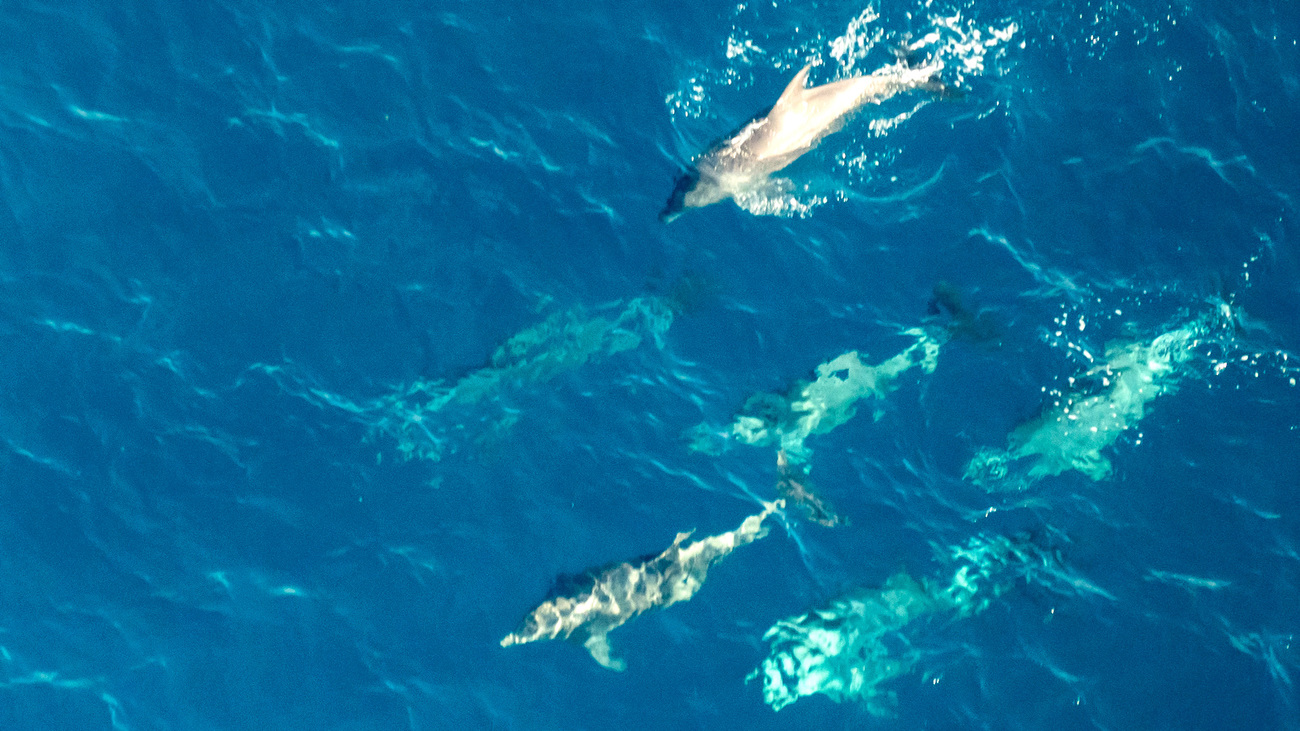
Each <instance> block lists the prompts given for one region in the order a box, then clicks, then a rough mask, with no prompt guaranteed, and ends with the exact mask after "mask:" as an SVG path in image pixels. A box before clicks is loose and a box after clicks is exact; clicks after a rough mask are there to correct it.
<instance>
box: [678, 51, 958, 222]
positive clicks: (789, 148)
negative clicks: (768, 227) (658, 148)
mask: <svg viewBox="0 0 1300 731" xmlns="http://www.w3.org/2000/svg"><path fill="white" fill-rule="evenodd" d="M942 68H943V66H942V64H940V63H937V62H932V63H929V64H926V65H921V66H915V67H913V66H908V65H907V64H906V63H905V61H904V60H900V62H899V63H895V64H891V65H889V66H885V67H883V68H880V69H877V70H876V71H875V72H874V73H872V74H869V75H866V76H854V77H852V78H849V79H842V80H840V81H835V82H831V83H829V84H823V85H821V86H814V87H811V88H809V87H808V86H807V83H808V72H809V71H810V70H811V69H812V64H808V65H807V66H804V67H803V69H802V70H801V71H800V72H799V73H797V74H795V77H794V78H793V79H791V81H790V83H789V84H788V85H787V86H786V87H785V91H783V92H781V97H780V98H779V99H777V100H776V104H774V105H772V108H771V109H770V110H768V111H766V112H761V113H759V115H758V116H756V117H754V118H753V119H752V120H750V121H749V122H748V123H747V124H746V125H745V126H743V127H741V128H740V130H739V131H738V132H736V133H735V134H733V135H731V136H729V137H726V138H724V139H722V140H720V141H719V142H717V143H715V144H714V145H713V146H712V147H710V148H709V149H708V150H707V151H705V152H704V153H703V154H701V155H700V156H699V157H697V158H696V159H695V161H694V164H693V165H692V166H691V167H690V168H689V169H687V170H686V172H685V173H683V174H682V175H680V176H679V177H678V178H677V180H676V184H675V186H674V187H673V193H672V195H671V196H670V197H669V198H668V204H667V205H666V206H664V209H663V211H662V212H661V213H660V214H659V220H661V221H664V222H665V223H666V222H668V221H671V220H672V219H674V218H676V217H677V216H679V215H681V214H682V212H683V211H684V210H685V209H687V208H702V207H704V206H707V205H711V204H713V203H717V202H718V201H722V200H726V199H727V198H733V197H735V196H737V195H741V194H744V193H750V192H754V191H756V190H760V189H762V188H763V187H764V186H765V185H767V184H769V183H770V181H769V179H768V176H770V175H771V174H772V173H775V172H777V171H778V170H781V169H782V168H784V167H785V166H787V165H789V164H790V163H792V162H794V161H795V160H797V159H798V158H799V157H800V156H801V155H803V154H804V153H806V152H808V151H809V150H811V149H812V148H814V147H816V146H817V143H818V142H820V141H821V139H822V138H823V137H825V136H826V135H828V134H831V133H832V132H836V131H838V130H839V129H840V128H841V127H843V126H844V123H845V122H846V121H848V118H849V117H850V116H852V114H853V113H854V112H856V111H857V110H858V109H860V108H861V107H862V106H864V105H866V104H879V103H880V102H882V101H884V100H886V99H888V98H890V97H892V96H894V95H895V94H899V93H902V92H905V91H910V90H912V89H924V90H927V91H932V92H936V93H944V92H945V91H946V87H945V86H944V85H943V84H942V83H941V82H940V81H939V80H938V74H939V71H940V70H941V69H942Z"/></svg>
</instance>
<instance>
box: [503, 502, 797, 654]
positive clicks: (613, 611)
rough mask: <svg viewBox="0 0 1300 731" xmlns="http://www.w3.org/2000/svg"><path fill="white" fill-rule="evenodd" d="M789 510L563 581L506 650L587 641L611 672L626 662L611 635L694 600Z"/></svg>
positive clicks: (769, 507) (767, 508) (766, 508)
mask: <svg viewBox="0 0 1300 731" xmlns="http://www.w3.org/2000/svg"><path fill="white" fill-rule="evenodd" d="M784 507H785V501H784V500H775V501H773V502H770V503H767V502H765V503H763V511H762V512H761V513H758V514H757V515H751V516H749V517H748V518H745V520H744V521H743V522H742V523H741V524H740V527H739V528H737V529H735V530H732V531H727V532H725V533H721V534H719V535H716V536H705V537H704V538H701V539H700V540H698V541H692V542H690V543H686V542H685V541H686V539H687V538H690V537H691V533H689V532H687V533H678V534H677V538H675V539H674V540H673V544H672V545H671V546H669V547H668V548H666V549H664V551H663V552H662V553H659V554H658V555H655V556H644V557H642V558H640V559H636V560H634V561H623V562H620V563H617V564H614V565H611V566H606V567H604V568H600V569H593V570H591V571H588V572H586V573H584V574H582V575H580V576H576V577H568V578H567V579H566V580H564V581H563V582H558V583H557V591H556V592H555V594H554V595H553V596H551V597H550V598H549V599H547V600H546V601H544V602H542V603H541V604H540V605H538V606H537V608H535V609H533V611H531V612H529V613H528V616H527V617H525V618H524V621H523V622H522V623H520V625H519V629H517V630H515V631H514V632H511V633H510V634H508V635H506V636H505V638H504V639H502V640H501V646H502V647H510V646H511V645H522V644H524V643H527V642H538V641H542V640H554V639H561V638H562V639H570V640H575V641H578V642H581V643H582V646H583V647H585V648H587V652H589V653H591V657H592V659H594V660H595V661H596V662H598V663H600V664H601V665H604V666H605V667H607V668H609V669H610V670H616V671H621V670H623V669H624V668H625V667H626V663H625V662H624V661H623V660H622V659H620V658H616V657H614V656H613V653H612V651H611V649H610V646H609V638H608V637H607V635H608V634H609V632H610V630H613V629H615V628H617V627H620V626H622V625H623V624H625V623H626V622H628V621H629V620H631V619H633V618H635V617H636V616H637V615H639V614H641V613H642V612H645V611H646V610H648V609H652V608H654V607H668V606H672V605H673V604H676V603H678V602H684V601H688V600H689V599H690V598H691V597H692V596H695V592H697V591H699V589H700V587H701V586H703V584H704V580H705V579H706V578H708V574H709V568H710V567H711V566H713V564H715V563H717V562H718V561H719V560H721V559H722V558H723V557H725V556H727V555H728V554H730V553H731V552H732V551H734V550H735V549H736V548H738V547H740V546H744V545H747V544H749V543H753V542H754V541H755V540H757V539H759V538H762V537H763V536H765V535H767V527H766V526H764V525H763V521H764V520H765V519H766V518H767V517H768V516H770V515H771V514H772V513H774V512H776V511H778V510H781V509H783V508H784Z"/></svg>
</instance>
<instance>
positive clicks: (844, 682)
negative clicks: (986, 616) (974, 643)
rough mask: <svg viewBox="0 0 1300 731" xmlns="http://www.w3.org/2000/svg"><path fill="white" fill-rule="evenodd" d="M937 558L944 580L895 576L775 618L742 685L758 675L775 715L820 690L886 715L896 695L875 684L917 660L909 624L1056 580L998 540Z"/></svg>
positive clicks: (1030, 555)
mask: <svg viewBox="0 0 1300 731" xmlns="http://www.w3.org/2000/svg"><path fill="white" fill-rule="evenodd" d="M943 553H944V554H946V555H944V556H943V558H944V559H945V560H946V562H948V563H952V564H955V565H956V568H955V570H954V571H953V572H952V573H951V574H948V575H945V578H941V579H921V580H917V579H914V578H912V577H911V576H909V575H908V574H906V573H898V574H895V575H894V576H892V577H890V578H889V579H888V580H887V581H886V582H885V584H884V586H882V587H880V588H878V589H858V590H856V591H852V592H849V593H848V594H846V595H844V596H842V597H840V598H839V599H836V600H834V601H832V602H830V603H829V604H827V605H825V606H823V607H821V608H818V609H814V610H813V611H811V612H808V613H807V614H804V615H800V616H797V617H791V618H788V619H782V620H780V621H778V622H777V623H776V624H774V625H772V627H771V628H770V629H768V631H767V632H766V633H764V635H763V639H764V640H766V641H767V642H768V643H769V645H770V650H769V654H768V656H767V658H766V659H765V660H763V662H762V664H761V665H759V667H758V668H756V669H755V670H754V671H753V672H751V673H750V674H749V676H748V677H746V678H745V682H747V683H748V682H750V681H753V680H755V679H757V678H762V681H763V700H764V701H765V702H766V703H767V704H768V705H770V706H771V707H772V710H774V711H779V710H781V709H782V708H785V707H786V706H788V705H790V704H791V703H794V702H795V701H797V700H799V699H800V698H802V697H805V696H811V695H813V694H817V693H820V694H822V695H825V696H827V697H829V698H830V699H831V700H834V701H835V702H837V703H842V702H844V701H846V700H851V701H858V702H861V703H863V704H864V705H865V706H866V708H867V710H868V711H870V712H871V713H873V714H876V715H880V716H887V715H892V713H893V709H894V708H895V707H896V706H897V697H896V695H895V693H894V692H893V691H892V690H889V689H888V688H883V687H882V685H883V684H885V683H886V682H887V681H890V680H892V679H894V678H897V677H899V676H901V675H903V674H905V673H908V672H910V671H911V669H912V668H913V667H914V666H915V664H916V662H917V660H918V659H919V653H918V652H917V651H915V650H913V649H910V648H911V645H910V644H909V643H908V642H907V638H906V636H904V634H903V633H904V631H905V630H906V629H907V628H908V627H909V625H912V624H913V623H914V622H916V620H918V619H921V618H923V617H927V616H931V615H938V614H940V613H946V614H951V615H953V616H955V617H958V618H962V617H969V616H972V615H975V614H978V613H979V612H981V611H983V610H984V609H985V608H987V607H988V606H989V604H990V603H991V602H992V600H993V599H994V598H996V597H997V596H999V595H1001V594H1002V593H1003V592H1005V591H1006V590H1007V589H1009V588H1010V587H1011V586H1012V585H1014V583H1015V582H1016V580H1018V579H1021V578H1024V579H1026V580H1035V581H1040V582H1047V581H1049V580H1050V577H1060V576H1063V572H1062V570H1061V569H1060V568H1059V566H1058V565H1057V563H1056V561H1055V559H1054V558H1052V557H1051V556H1050V555H1049V554H1047V553H1045V552H1044V551H1042V550H1041V549H1040V548H1038V547H1037V546H1035V545H1033V544H1032V543H1029V542H1027V541H1013V540H1011V539H1008V538H1005V537H1001V536H999V537H994V538H984V537H975V538H972V539H970V541H969V542H967V543H966V544H965V545H958V546H954V547H952V548H950V549H948V550H947V551H946V552H943ZM898 647H902V648H903V649H902V650H901V651H899V650H898V649H896V648H898Z"/></svg>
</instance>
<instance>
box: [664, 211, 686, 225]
mask: <svg viewBox="0 0 1300 731" xmlns="http://www.w3.org/2000/svg"><path fill="white" fill-rule="evenodd" d="M680 215H682V212H681V211H670V210H667V209H664V210H662V211H660V212H659V222H660V223H672V222H673V221H676V220H677V217H678V216H680Z"/></svg>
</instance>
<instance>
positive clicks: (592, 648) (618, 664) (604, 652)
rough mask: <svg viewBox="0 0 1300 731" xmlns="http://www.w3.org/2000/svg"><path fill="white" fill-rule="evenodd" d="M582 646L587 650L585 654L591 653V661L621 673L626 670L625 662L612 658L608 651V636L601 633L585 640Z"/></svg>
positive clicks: (611, 653)
mask: <svg viewBox="0 0 1300 731" xmlns="http://www.w3.org/2000/svg"><path fill="white" fill-rule="evenodd" d="M582 646H583V647H585V648H587V652H590V653H591V657H592V659H594V660H595V661H596V662H598V663H600V664H601V665H604V666H605V667H607V668H609V669H610V670H613V671H614V672H616V673H621V672H623V671H624V670H626V669H627V662H626V661H624V660H622V659H619V658H617V657H614V656H613V652H612V651H611V650H610V649H609V635H607V634H605V633H603V632H602V633H601V634H596V635H592V636H590V637H588V638H587V641H586V642H584V643H582Z"/></svg>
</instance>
